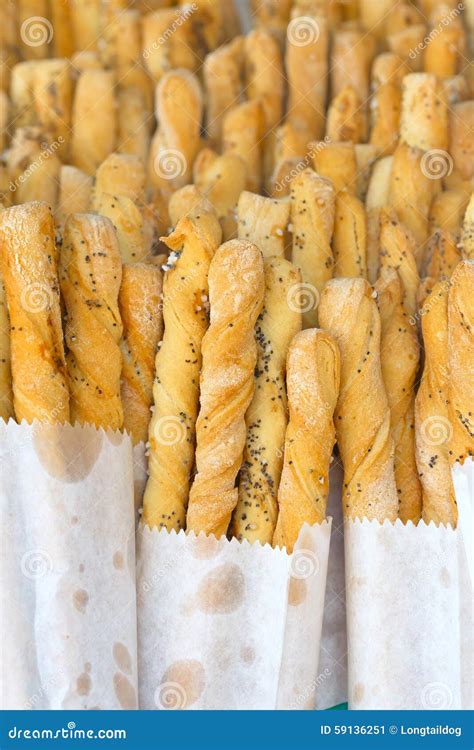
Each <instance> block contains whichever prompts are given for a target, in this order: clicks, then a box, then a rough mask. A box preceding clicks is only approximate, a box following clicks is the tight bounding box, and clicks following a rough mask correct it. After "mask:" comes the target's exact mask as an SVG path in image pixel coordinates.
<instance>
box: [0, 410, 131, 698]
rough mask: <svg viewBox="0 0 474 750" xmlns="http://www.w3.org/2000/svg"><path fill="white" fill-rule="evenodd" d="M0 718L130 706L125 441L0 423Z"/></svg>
mask: <svg viewBox="0 0 474 750" xmlns="http://www.w3.org/2000/svg"><path fill="white" fill-rule="evenodd" d="M0 462H1V475H2V480H1V484H0V512H1V518H0V524H1V529H2V531H1V533H2V544H1V552H0V555H1V556H0V560H1V563H0V568H1V570H0V576H1V582H0V590H1V594H0V596H1V612H2V616H1V618H0V638H1V643H2V660H1V674H0V679H1V692H0V695H1V701H2V704H1V708H2V709H28V708H35V709H92V708H96V709H98V708H100V709H120V708H124V709H128V708H136V707H137V653H136V652H137V648H136V643H137V633H136V595H135V594H136V592H135V523H134V508H133V461H132V449H131V445H130V441H129V439H128V438H127V437H123V436H122V435H120V434H116V433H105V432H103V431H101V430H96V429H95V428H93V427H74V428H73V427H70V426H61V427H59V426H56V427H52V426H49V425H44V424H43V425H40V424H34V425H27V424H25V423H24V424H22V425H17V424H15V423H13V422H10V423H9V424H8V425H5V423H3V422H2V423H1V424H0Z"/></svg>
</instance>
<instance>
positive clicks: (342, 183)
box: [309, 141, 357, 194]
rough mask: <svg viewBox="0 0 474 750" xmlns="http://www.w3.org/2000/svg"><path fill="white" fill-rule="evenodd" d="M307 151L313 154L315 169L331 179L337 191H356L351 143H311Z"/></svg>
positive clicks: (355, 164) (354, 161) (355, 165)
mask: <svg viewBox="0 0 474 750" xmlns="http://www.w3.org/2000/svg"><path fill="white" fill-rule="evenodd" d="M309 152H310V153H311V154H312V155H313V164H314V169H315V171H316V172H317V173H318V174H319V175H321V177H327V178H328V179H329V180H331V181H332V183H333V186H334V190H335V191H336V192H337V193H339V192H340V191H341V190H347V191H348V192H349V193H353V194H355V193H356V190H357V162H356V155H355V148H354V144H353V143H326V142H325V141H321V142H320V143H311V144H310V147H309Z"/></svg>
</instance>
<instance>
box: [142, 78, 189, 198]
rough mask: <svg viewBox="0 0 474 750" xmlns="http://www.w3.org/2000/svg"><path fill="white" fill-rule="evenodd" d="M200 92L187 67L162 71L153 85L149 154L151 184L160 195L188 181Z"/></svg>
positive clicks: (168, 193)
mask: <svg viewBox="0 0 474 750" xmlns="http://www.w3.org/2000/svg"><path fill="white" fill-rule="evenodd" d="M202 106H203V102H202V93H201V88H200V85H199V81H198V79H197V78H196V76H195V75H193V74H192V73H190V72H189V71H188V70H182V69H179V70H174V71H171V72H170V73H166V74H165V75H164V76H163V77H162V79H161V81H160V83H159V84H158V87H157V89H156V115H157V120H158V127H157V130H156V132H155V134H154V136H153V139H152V142H151V148H150V154H149V163H148V173H149V179H150V182H151V184H152V185H154V186H155V187H158V188H160V190H162V192H163V193H164V195H170V194H171V193H173V192H174V191H175V190H177V189H178V188H180V187H183V186H184V185H187V184H188V183H190V182H192V174H193V163H194V159H195V158H196V156H197V154H198V151H199V148H200V132H201V118H202Z"/></svg>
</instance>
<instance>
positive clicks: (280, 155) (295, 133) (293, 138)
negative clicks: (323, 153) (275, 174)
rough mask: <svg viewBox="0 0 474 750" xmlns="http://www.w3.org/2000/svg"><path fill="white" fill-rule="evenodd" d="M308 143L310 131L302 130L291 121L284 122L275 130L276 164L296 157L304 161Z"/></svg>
mask: <svg viewBox="0 0 474 750" xmlns="http://www.w3.org/2000/svg"><path fill="white" fill-rule="evenodd" d="M308 141H309V135H308V131H305V130H300V129H299V128H298V127H297V126H296V125H294V124H293V123H292V122H291V121H290V120H287V121H286V122H284V123H283V125H280V127H279V128H277V129H276V130H275V164H276V165H278V164H280V163H281V162H283V161H285V160H286V159H293V158H294V157H298V158H299V159H300V160H302V159H303V157H304V155H305V154H306V153H307V150H308Z"/></svg>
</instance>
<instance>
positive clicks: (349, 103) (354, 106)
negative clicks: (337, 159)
mask: <svg viewBox="0 0 474 750" xmlns="http://www.w3.org/2000/svg"><path fill="white" fill-rule="evenodd" d="M366 130H367V123H366V120H365V113H364V110H363V102H362V100H361V98H360V96H359V94H358V93H357V91H356V90H355V88H353V86H345V87H344V88H343V89H341V91H340V92H339V93H338V94H337V96H335V97H334V98H333V100H332V101H331V103H330V105H329V108H328V112H327V120H326V138H327V140H329V141H336V142H337V141H351V142H352V143H359V142H360V141H364V140H365V137H366V136H365V133H366Z"/></svg>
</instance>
